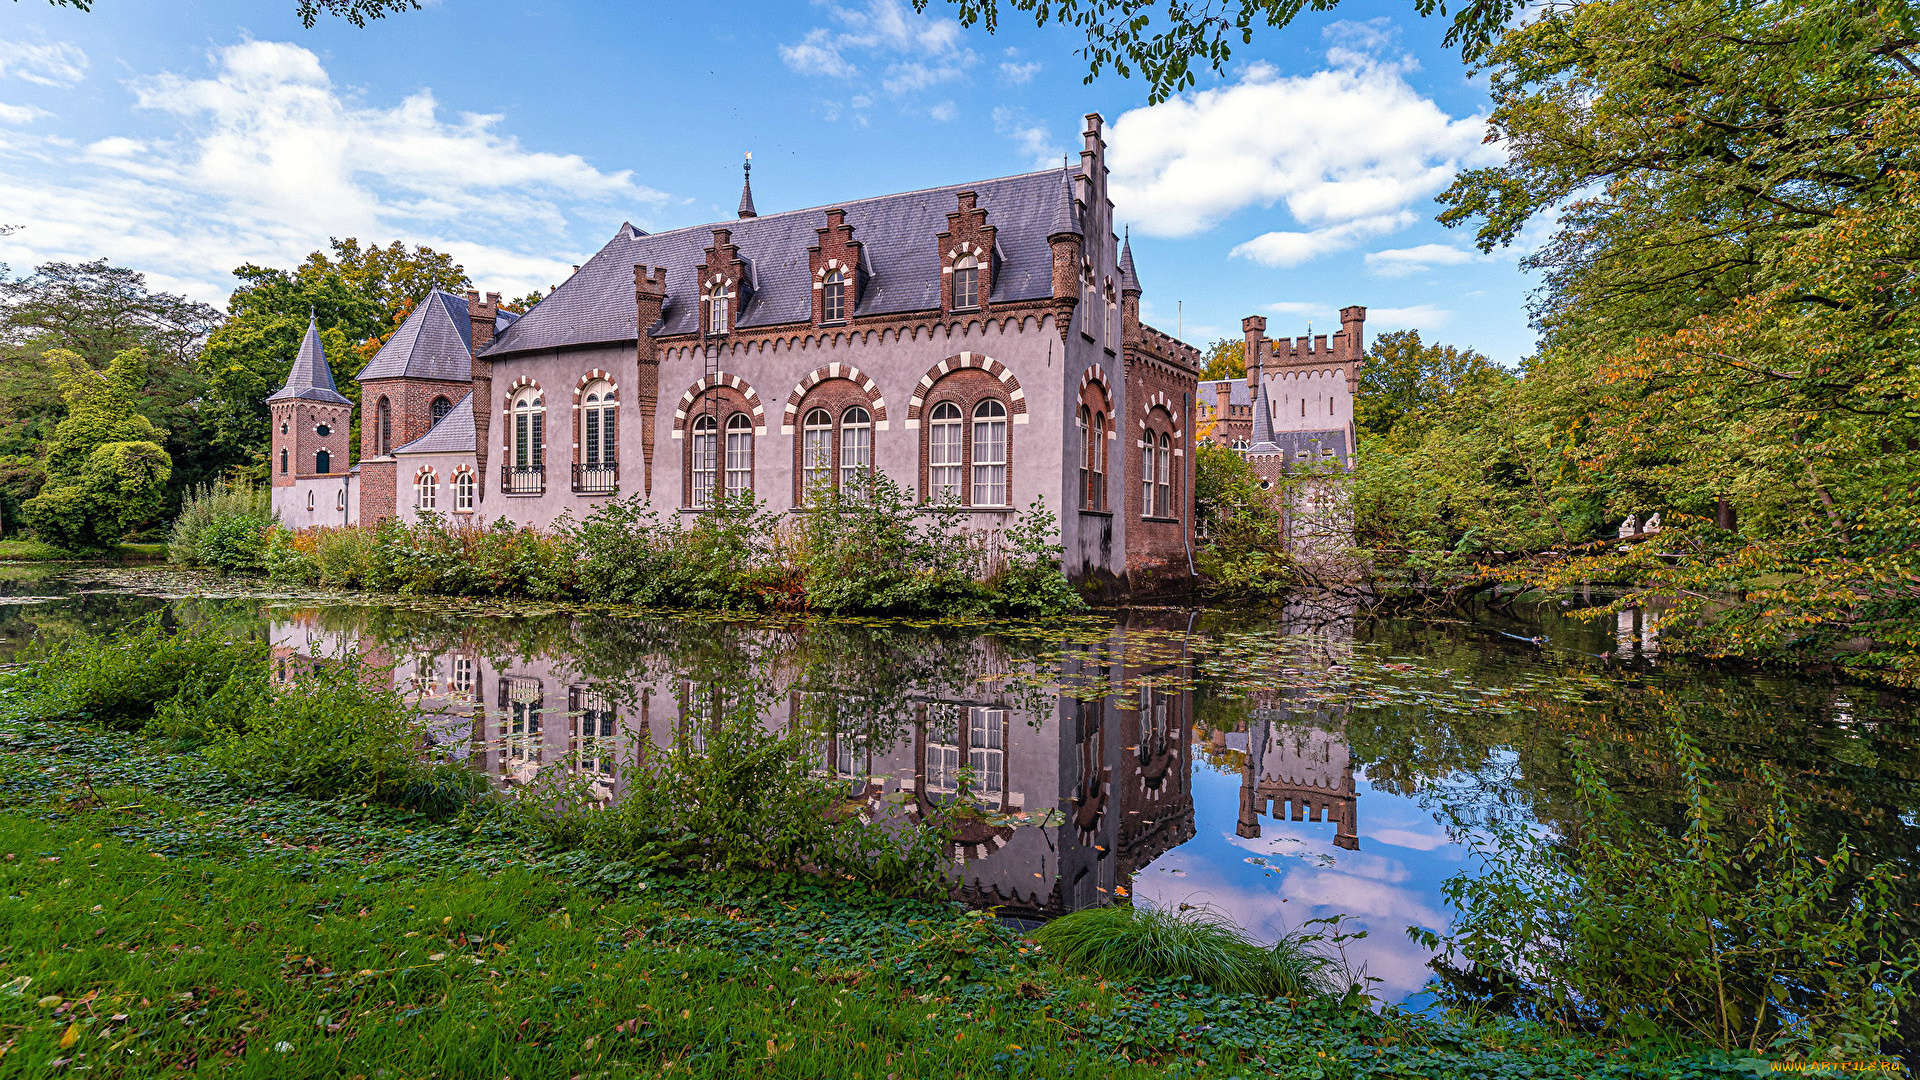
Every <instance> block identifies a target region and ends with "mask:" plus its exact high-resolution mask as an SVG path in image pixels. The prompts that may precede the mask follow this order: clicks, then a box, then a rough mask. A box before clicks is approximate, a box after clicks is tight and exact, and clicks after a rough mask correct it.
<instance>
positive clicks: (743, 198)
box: [740, 150, 760, 218]
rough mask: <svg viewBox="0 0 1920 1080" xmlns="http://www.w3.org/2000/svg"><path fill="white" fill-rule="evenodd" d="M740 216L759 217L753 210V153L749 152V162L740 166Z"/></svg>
mask: <svg viewBox="0 0 1920 1080" xmlns="http://www.w3.org/2000/svg"><path fill="white" fill-rule="evenodd" d="M740 216H741V217H743V218H750V217H759V216H760V215H759V213H758V212H756V211H755V210H754V208H753V151H751V150H749V151H747V160H746V161H745V162H743V163H741V166H740Z"/></svg>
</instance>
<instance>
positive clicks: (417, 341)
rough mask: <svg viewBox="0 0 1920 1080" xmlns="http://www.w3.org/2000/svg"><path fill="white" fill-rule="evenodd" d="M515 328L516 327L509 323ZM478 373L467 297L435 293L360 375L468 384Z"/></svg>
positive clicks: (421, 303)
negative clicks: (474, 365)
mask: <svg viewBox="0 0 1920 1080" xmlns="http://www.w3.org/2000/svg"><path fill="white" fill-rule="evenodd" d="M509 325H511V323H509ZM472 371H473V321H472V319H471V318H470V317H469V316H468V314H467V298H466V297H464V296H455V295H453V294H452V293H450V292H444V291H442V290H440V289H435V290H433V291H432V292H430V293H428V294H427V295H426V297H425V298H424V299H422V300H421V301H420V303H419V304H418V305H416V306H415V307H414V309H413V311H412V313H410V314H409V315H408V316H407V317H406V320H405V321H404V322H402V323H401V324H400V328H399V329H398V330H395V331H394V332H393V336H392V337H390V338H388V339H387V343H386V344H385V345H382V346H380V351H379V352H377V353H375V354H373V359H372V360H369V361H368V362H367V366H366V367H364V368H362V369H361V370H360V374H359V375H357V376H355V377H356V378H357V379H359V380H360V381H361V382H367V381H369V380H372V379H435V380H439V381H442V382H466V381H467V380H468V379H469V378H471V377H472Z"/></svg>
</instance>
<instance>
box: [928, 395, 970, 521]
mask: <svg viewBox="0 0 1920 1080" xmlns="http://www.w3.org/2000/svg"><path fill="white" fill-rule="evenodd" d="M962 428H963V425H962V424H961V416H960V406H958V405H955V404H954V403H953V402H951V401H943V402H941V403H940V404H938V405H935V406H934V407H933V417H932V419H931V420H930V421H928V423H927V498H928V500H929V501H931V502H937V503H959V502H960V501H961V491H960V469H961V462H962V460H963V459H962V457H961V441H962V439H961V431H962Z"/></svg>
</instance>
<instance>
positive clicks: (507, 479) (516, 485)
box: [500, 465, 547, 495]
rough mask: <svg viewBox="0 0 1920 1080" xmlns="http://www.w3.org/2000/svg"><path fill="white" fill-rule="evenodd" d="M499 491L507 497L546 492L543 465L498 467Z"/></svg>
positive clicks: (544, 467) (545, 472) (545, 474)
mask: <svg viewBox="0 0 1920 1080" xmlns="http://www.w3.org/2000/svg"><path fill="white" fill-rule="evenodd" d="M500 490H501V491H503V492H505V493H506V494H508V495H538V494H540V493H542V492H544V491H546V490H547V467H546V466H545V465H502V466H500Z"/></svg>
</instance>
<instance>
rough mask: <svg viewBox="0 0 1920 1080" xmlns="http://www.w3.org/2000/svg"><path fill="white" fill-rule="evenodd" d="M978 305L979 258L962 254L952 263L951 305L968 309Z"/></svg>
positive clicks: (962, 309) (959, 309)
mask: <svg viewBox="0 0 1920 1080" xmlns="http://www.w3.org/2000/svg"><path fill="white" fill-rule="evenodd" d="M979 306H980V260H979V259H976V258H974V257H973V256H971V255H962V256H960V257H959V258H958V259H955V260H954V263H953V307H954V310H956V311H968V310H971V309H973V308H977V307H979Z"/></svg>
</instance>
